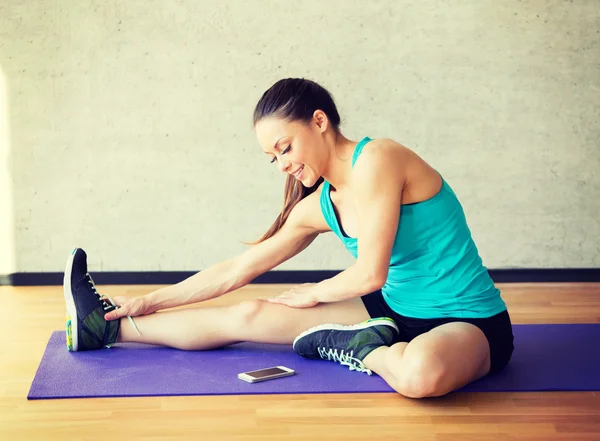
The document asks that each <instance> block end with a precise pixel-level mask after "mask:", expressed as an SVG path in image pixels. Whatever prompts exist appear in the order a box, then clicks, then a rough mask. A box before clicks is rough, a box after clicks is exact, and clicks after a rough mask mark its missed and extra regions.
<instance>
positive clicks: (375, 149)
mask: <svg viewBox="0 0 600 441" xmlns="http://www.w3.org/2000/svg"><path fill="white" fill-rule="evenodd" d="M413 155H414V153H413V152H412V150H410V149H409V148H407V147H405V146H403V145H402V144H400V143H398V142H396V141H394V140H393V139H389V138H378V139H373V140H372V141H370V142H368V143H367V144H365V146H364V147H363V150H362V152H361V153H360V155H359V157H358V158H357V160H356V163H355V164H354V168H353V173H352V180H353V181H355V182H356V181H358V182H361V181H364V180H365V179H369V178H370V177H378V178H379V179H384V178H385V179H390V178H391V179H392V180H397V181H398V182H402V181H403V178H404V177H405V175H406V170H407V166H408V164H409V162H410V160H411V158H412V156H413Z"/></svg>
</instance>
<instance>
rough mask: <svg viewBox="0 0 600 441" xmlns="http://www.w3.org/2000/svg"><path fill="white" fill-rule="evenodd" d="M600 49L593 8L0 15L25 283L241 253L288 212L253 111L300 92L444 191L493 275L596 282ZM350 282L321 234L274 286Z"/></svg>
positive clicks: (9, 9) (204, 7) (155, 7)
mask: <svg viewBox="0 0 600 441" xmlns="http://www.w3.org/2000/svg"><path fill="white" fill-rule="evenodd" d="M599 28H600V14H599V7H598V3H597V1H595V0H587V1H580V2H574V3H570V2H563V1H558V0H549V1H545V2H535V4H533V2H529V3H528V2H520V1H515V0H508V1H504V2H493V1H480V0H477V1H474V0H471V1H464V0H463V1H451V2H439V1H431V0H427V1H419V2H412V1H410V2H409V1H371V2H358V1H342V0H340V1H327V2H322V1H303V2H283V1H256V0H255V1H241V0H240V1H233V0H229V1H218V2H215V1H205V0H195V1H190V0H181V1H158V0H151V1H132V0H127V1H124V0H118V1H112V2H99V1H90V0H77V1H75V0H63V1H57V0H54V1H45V2H34V3H32V2H30V1H27V0H11V1H10V2H9V1H4V2H2V3H1V6H0V68H1V69H2V70H3V71H4V73H5V75H6V77H7V84H8V85H9V86H8V91H7V92H8V103H7V107H8V111H9V116H8V118H7V119H6V120H7V121H8V123H9V125H10V138H9V145H10V148H11V156H10V158H11V161H10V168H11V176H10V178H9V179H8V180H9V181H11V182H13V181H14V184H13V189H12V192H13V193H14V195H13V196H14V207H12V208H11V207H8V209H7V210H5V208H7V207H2V210H3V213H14V227H12V228H13V230H14V242H15V248H16V251H15V256H14V259H15V263H16V264H15V271H19V272H24V271H61V270H62V269H63V265H64V261H65V259H66V256H67V254H68V253H69V252H70V250H71V248H72V247H73V246H81V247H84V248H85V249H86V250H87V251H88V252H89V254H90V268H91V269H92V270H95V271H97V270H105V271H119V270H122V271H137V270H139V271H145V270H152V271H159V270H197V269H202V268H205V267H207V266H208V265H210V264H212V263H214V262H216V261H219V260H221V259H224V258H227V257H230V256H232V255H234V254H235V253H238V252H240V251H243V250H244V249H245V246H244V245H242V244H241V243H240V241H250V240H253V239H256V238H258V237H259V236H260V235H261V234H262V233H263V232H264V231H265V230H266V228H267V227H268V226H269V225H270V223H271V222H272V221H273V220H274V218H275V217H276V215H277V213H278V210H279V209H280V207H281V202H282V199H283V190H282V184H283V176H282V175H281V174H280V173H279V172H278V171H277V170H276V167H274V166H272V165H270V164H269V163H268V161H266V160H265V157H264V155H263V153H262V152H261V151H260V147H259V145H258V143H257V141H256V139H255V137H254V133H253V131H252V125H251V116H252V111H253V109H254V105H255V104H256V102H257V100H258V99H259V97H260V95H261V94H262V93H263V92H264V90H266V89H267V88H268V87H269V86H270V85H272V84H273V83H274V82H275V81H276V80H278V79H280V78H283V77H289V76H295V77H307V78H311V79H314V80H316V81H317V82H320V83H321V84H322V85H323V86H325V87H327V88H329V90H330V91H331V92H332V94H333V95H334V97H335V99H336V101H337V103H338V105H339V109H340V113H341V114H342V118H343V120H344V125H343V126H342V128H343V130H344V132H345V134H346V135H347V136H349V137H351V138H353V139H355V140H358V139H360V138H361V137H363V136H365V135H369V136H371V137H391V138H394V139H396V140H397V141H399V142H402V143H404V144H405V145H407V146H408V147H411V148H413V149H414V150H415V151H417V152H418V153H419V154H421V155H422V156H423V157H424V158H425V159H426V160H428V161H429V162H430V163H431V164H432V165H433V166H434V167H436V168H437V169H438V170H439V171H440V172H442V173H443V175H444V176H445V177H446V179H447V180H448V181H449V183H450V184H451V185H452V186H453V187H454V189H455V191H456V192H457V193H458V195H459V197H460V199H461V201H462V203H463V205H464V207H465V210H466V212H467V217H468V219H469V222H470V226H471V228H472V231H473V234H474V237H475V239H476V242H477V244H478V246H479V249H480V251H481V254H482V255H483V257H484V261H485V264H486V265H487V266H488V267H489V268H506V267H528V268H545V267H598V266H600V221H599V216H598V212H599V208H600V178H599V172H600V142H599V140H600V121H599V119H600V117H599V115H600V69H599V63H600V34H599V33H598V29H599ZM0 127H1V126H0ZM0 139H2V138H1V137H0ZM2 249H3V250H6V249H8V248H5V246H4V244H2ZM5 254H6V252H5ZM350 262H351V258H350V257H349V256H348V255H347V254H346V252H345V250H344V249H343V248H342V246H341V245H340V244H339V243H338V242H337V241H336V239H335V238H334V237H333V236H332V235H329V236H328V237H323V238H320V239H319V240H318V241H317V242H316V243H315V244H314V245H313V246H312V247H311V248H310V249H309V250H307V251H306V252H305V253H303V254H302V255H301V256H298V257H297V258H295V259H293V260H292V261H290V262H287V263H286V264H284V265H282V266H281V267H280V268H281V269H340V268H343V267H345V266H346V265H347V264H349V263H350Z"/></svg>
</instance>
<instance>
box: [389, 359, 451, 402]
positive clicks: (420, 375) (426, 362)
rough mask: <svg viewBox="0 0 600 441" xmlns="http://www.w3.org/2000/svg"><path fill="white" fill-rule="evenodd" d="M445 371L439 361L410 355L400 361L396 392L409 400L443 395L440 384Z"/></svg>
mask: <svg viewBox="0 0 600 441" xmlns="http://www.w3.org/2000/svg"><path fill="white" fill-rule="evenodd" d="M444 376H445V369H444V366H443V364H442V363H441V362H440V360H437V359H436V358H435V357H432V356H428V355H412V356H408V357H406V358H405V359H404V360H402V365H401V371H400V373H399V375H398V378H397V381H396V384H395V385H394V386H395V387H394V388H395V389H396V391H397V392H398V393H400V394H401V395H404V396H405V397H409V398H427V397H435V396H440V395H444V394H445V392H444V391H443V390H442V386H443V385H442V382H443V379H444Z"/></svg>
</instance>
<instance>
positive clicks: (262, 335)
mask: <svg viewBox="0 0 600 441" xmlns="http://www.w3.org/2000/svg"><path fill="white" fill-rule="evenodd" d="M232 308H235V310H236V314H233V316H235V317H237V319H238V320H239V319H241V322H240V324H241V325H242V326H243V327H244V328H245V329H246V330H247V331H248V333H247V335H246V336H247V338H248V340H250V341H260V342H261V343H281V344H288V343H290V344H291V343H292V342H293V341H294V339H295V338H296V337H297V336H298V334H300V333H301V332H303V331H306V330H307V329H308V328H311V327H313V326H318V325H322V324H327V323H332V324H333V323H335V324H340V325H354V324H356V323H360V322H362V321H365V320H368V319H369V318H370V317H369V314H368V312H367V309H366V308H365V306H364V304H363V302H362V301H361V299H360V298H355V299H350V300H345V301H342V302H333V303H319V304H318V305H316V306H313V307H312V308H292V307H289V306H286V305H281V304H277V303H271V302H268V301H266V300H260V299H254V300H248V301H244V302H242V303H240V304H238V305H235V306H232Z"/></svg>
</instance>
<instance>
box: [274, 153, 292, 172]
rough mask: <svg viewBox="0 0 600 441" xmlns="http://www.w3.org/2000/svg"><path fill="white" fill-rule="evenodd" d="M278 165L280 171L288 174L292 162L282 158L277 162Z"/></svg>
mask: <svg viewBox="0 0 600 441" xmlns="http://www.w3.org/2000/svg"><path fill="white" fill-rule="evenodd" d="M277 165H279V170H281V171H282V172H284V173H287V171H288V170H289V169H290V165H291V162H290V161H286V160H285V159H283V158H282V157H281V156H280V157H279V159H278V160H277Z"/></svg>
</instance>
